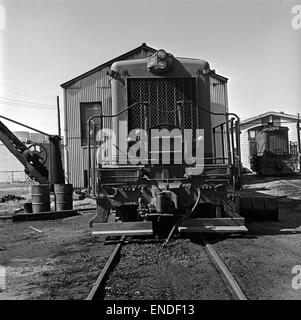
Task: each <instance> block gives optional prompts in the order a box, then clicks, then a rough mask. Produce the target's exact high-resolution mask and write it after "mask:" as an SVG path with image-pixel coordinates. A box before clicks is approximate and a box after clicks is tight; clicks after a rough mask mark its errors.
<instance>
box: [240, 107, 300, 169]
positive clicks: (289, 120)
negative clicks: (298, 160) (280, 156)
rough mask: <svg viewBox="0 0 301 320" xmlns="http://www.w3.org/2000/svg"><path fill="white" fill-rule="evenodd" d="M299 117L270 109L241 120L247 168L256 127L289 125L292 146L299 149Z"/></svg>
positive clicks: (289, 137) (243, 161)
mask: <svg viewBox="0 0 301 320" xmlns="http://www.w3.org/2000/svg"><path fill="white" fill-rule="evenodd" d="M297 121H298V117H297V116H295V115H291V114H287V113H284V112H282V111H281V112H276V111H269V112H265V113H263V114H260V115H257V116H255V117H251V118H248V119H245V120H243V121H241V137H240V142H241V161H242V165H243V166H244V167H245V168H248V169H250V166H251V165H250V148H251V144H250V139H252V135H254V134H255V133H254V129H255V128H256V127H258V126H260V125H262V124H267V123H269V124H272V125H273V126H283V127H288V140H289V145H290V146H291V148H295V149H297V142H298V136H297V135H298V133H297Z"/></svg>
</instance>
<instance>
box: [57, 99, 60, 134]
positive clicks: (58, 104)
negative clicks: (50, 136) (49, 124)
mask: <svg viewBox="0 0 301 320" xmlns="http://www.w3.org/2000/svg"><path fill="white" fill-rule="evenodd" d="M56 104H57V123H58V133H59V137H61V113H60V98H59V96H57V97H56Z"/></svg>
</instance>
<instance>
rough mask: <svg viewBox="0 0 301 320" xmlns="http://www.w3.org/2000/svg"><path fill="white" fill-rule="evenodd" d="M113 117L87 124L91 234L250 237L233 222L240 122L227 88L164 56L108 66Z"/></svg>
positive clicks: (206, 68)
mask: <svg viewBox="0 0 301 320" xmlns="http://www.w3.org/2000/svg"><path fill="white" fill-rule="evenodd" d="M108 76H109V77H110V84H111V92H112V112H111V113H110V114H104V113H102V112H101V114H99V115H96V116H93V117H91V118H90V119H89V121H88V126H89V139H88V150H89V152H88V157H89V159H88V163H89V170H88V175H89V177H88V183H89V184H88V191H89V193H90V195H91V196H92V197H93V198H95V199H96V203H97V215H96V217H95V218H94V219H93V220H92V221H91V223H90V227H91V228H92V233H93V234H95V235H96V234H102V235H149V234H160V233H162V232H163V233H166V232H170V235H171V233H172V232H174V231H176V232H180V233H181V232H196V233H198V232H199V233H202V232H218V233H219V232H220V233H241V232H245V231H247V228H246V226H245V220H244V218H243V217H242V216H241V215H240V214H239V205H237V203H236V202H237V201H236V199H237V198H236V189H237V187H238V186H239V185H240V179H241V162H240V141H239V136H240V122H239V117H238V116H237V115H235V114H233V113H229V110H228V103H227V88H226V85H227V79H226V78H225V77H222V76H220V75H218V74H216V73H215V71H214V70H211V69H210V65H209V63H208V62H207V61H204V60H200V59H190V58H177V57H174V56H173V55H172V54H170V53H168V52H166V51H165V50H163V49H160V50H158V51H157V52H156V53H155V54H153V55H152V56H150V57H148V58H144V59H135V60H124V61H118V62H115V63H113V65H112V66H111V70H110V72H109V74H108Z"/></svg>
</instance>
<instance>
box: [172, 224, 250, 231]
mask: <svg viewBox="0 0 301 320" xmlns="http://www.w3.org/2000/svg"><path fill="white" fill-rule="evenodd" d="M178 230H179V232H180V233H243V232H247V231H248V229H247V228H246V227H245V226H210V225H208V226H189V227H188V226H183V227H182V226H181V227H178Z"/></svg>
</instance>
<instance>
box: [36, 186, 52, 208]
mask: <svg viewBox="0 0 301 320" xmlns="http://www.w3.org/2000/svg"><path fill="white" fill-rule="evenodd" d="M31 197H32V212H33V213H38V212H47V211H50V188H49V185H48V184H38V185H34V186H32V187H31Z"/></svg>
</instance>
